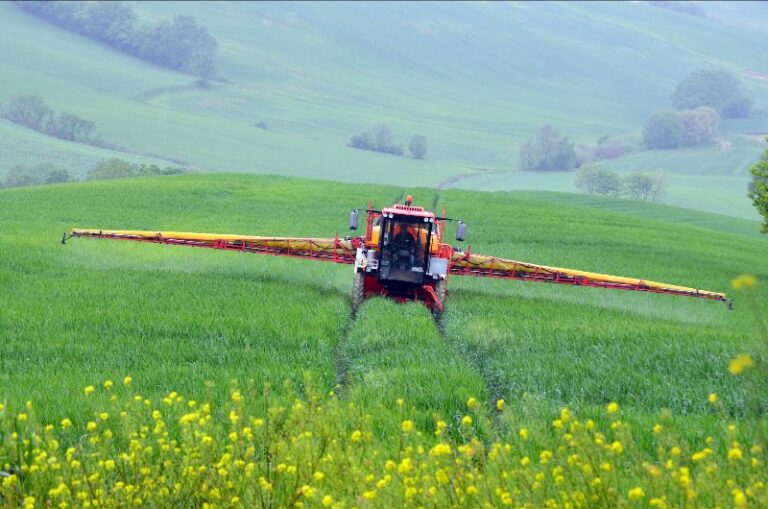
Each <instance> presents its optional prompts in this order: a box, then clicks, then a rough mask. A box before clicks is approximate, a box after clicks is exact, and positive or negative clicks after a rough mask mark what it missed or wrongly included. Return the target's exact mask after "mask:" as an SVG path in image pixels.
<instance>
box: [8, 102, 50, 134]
mask: <svg viewBox="0 0 768 509" xmlns="http://www.w3.org/2000/svg"><path fill="white" fill-rule="evenodd" d="M0 114H2V116H3V118H5V119H7V120H10V121H11V122H14V123H16V124H19V125H23V126H25V127H29V128H30V129H34V130H35V131H42V130H43V128H44V126H45V124H46V123H47V120H48V118H49V117H50V116H51V115H52V114H53V110H52V109H51V108H49V107H48V105H47V104H45V101H44V100H43V97H42V96H41V95H40V94H21V95H15V96H13V97H11V98H10V100H9V101H8V104H6V105H5V106H4V107H3V109H2V112H0Z"/></svg>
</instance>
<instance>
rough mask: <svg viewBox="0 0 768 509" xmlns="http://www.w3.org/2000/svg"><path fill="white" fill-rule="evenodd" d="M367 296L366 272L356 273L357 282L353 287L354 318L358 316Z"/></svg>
mask: <svg viewBox="0 0 768 509" xmlns="http://www.w3.org/2000/svg"><path fill="white" fill-rule="evenodd" d="M364 296H365V272H355V282H354V284H353V285H352V317H353V318H354V317H355V316H356V315H357V310H358V309H359V308H360V304H362V303H363V297H364Z"/></svg>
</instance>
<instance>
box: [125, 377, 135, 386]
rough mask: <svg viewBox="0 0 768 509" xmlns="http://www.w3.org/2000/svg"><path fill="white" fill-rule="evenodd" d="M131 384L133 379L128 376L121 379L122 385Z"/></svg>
mask: <svg viewBox="0 0 768 509" xmlns="http://www.w3.org/2000/svg"><path fill="white" fill-rule="evenodd" d="M131 382H133V378H131V377H130V376H127V377H125V378H123V385H131Z"/></svg>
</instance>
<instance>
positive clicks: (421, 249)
mask: <svg viewBox="0 0 768 509" xmlns="http://www.w3.org/2000/svg"><path fill="white" fill-rule="evenodd" d="M381 231H382V235H381V260H380V265H379V279H381V280H388V281H399V282H403V283H412V284H418V285H421V284H423V283H424V275H425V272H426V267H427V263H428V260H429V243H430V240H431V232H432V223H425V222H424V219H423V218H412V217H408V218H397V217H395V218H389V219H385V220H384V224H383V227H382V230H381Z"/></svg>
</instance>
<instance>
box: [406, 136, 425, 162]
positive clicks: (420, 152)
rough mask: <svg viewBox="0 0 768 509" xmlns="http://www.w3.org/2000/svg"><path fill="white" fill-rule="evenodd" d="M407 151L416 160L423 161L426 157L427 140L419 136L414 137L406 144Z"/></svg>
mask: <svg viewBox="0 0 768 509" xmlns="http://www.w3.org/2000/svg"><path fill="white" fill-rule="evenodd" d="M408 150H409V151H410V153H411V155H412V156H413V157H415V158H416V159H424V156H425V155H427V138H426V137H424V136H422V135H420V134H416V135H414V136H413V138H411V143H410V144H408Z"/></svg>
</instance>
